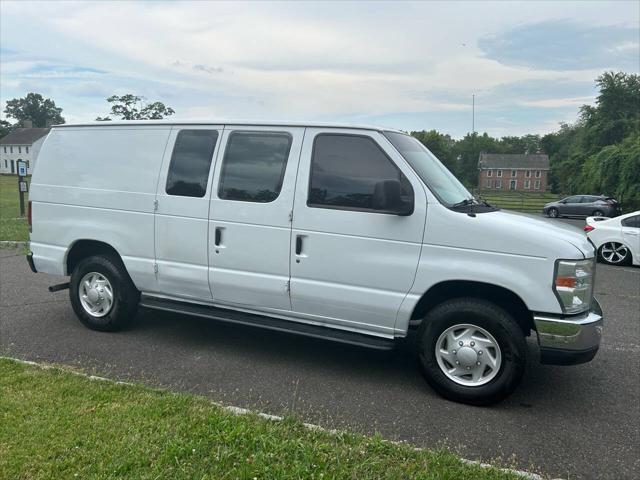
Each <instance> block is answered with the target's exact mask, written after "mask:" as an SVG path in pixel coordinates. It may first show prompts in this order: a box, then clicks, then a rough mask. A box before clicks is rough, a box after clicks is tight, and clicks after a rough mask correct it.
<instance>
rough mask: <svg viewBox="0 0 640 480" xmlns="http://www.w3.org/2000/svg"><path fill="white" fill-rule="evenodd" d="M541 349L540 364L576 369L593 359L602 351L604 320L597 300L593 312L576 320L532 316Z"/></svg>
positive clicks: (543, 315) (594, 301)
mask: <svg viewBox="0 0 640 480" xmlns="http://www.w3.org/2000/svg"><path fill="white" fill-rule="evenodd" d="M533 322H534V324H535V327H536V332H537V333H538V345H540V362H541V363H544V364H547V365H576V364H578V363H586V362H589V361H591V360H592V359H593V357H595V356H596V353H597V352H598V348H599V347H600V339H601V337H602V326H603V322H604V317H603V315H602V309H601V308H600V304H599V303H598V301H597V300H596V299H595V298H594V299H593V301H592V302H591V310H590V311H589V312H588V313H586V314H583V315H578V316H576V317H563V316H554V315H545V314H538V315H534V316H533Z"/></svg>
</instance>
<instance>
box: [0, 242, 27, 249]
mask: <svg viewBox="0 0 640 480" xmlns="http://www.w3.org/2000/svg"><path fill="white" fill-rule="evenodd" d="M27 243H28V242H23V241H22V240H0V248H2V247H16V248H18V247H25V246H26V245H27Z"/></svg>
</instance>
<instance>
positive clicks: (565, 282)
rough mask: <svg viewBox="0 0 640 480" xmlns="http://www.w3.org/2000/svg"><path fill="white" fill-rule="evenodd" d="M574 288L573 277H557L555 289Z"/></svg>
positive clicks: (574, 280)
mask: <svg viewBox="0 0 640 480" xmlns="http://www.w3.org/2000/svg"><path fill="white" fill-rule="evenodd" d="M575 286H576V279H575V278H573V277H557V278H556V287H567V288H574V287H575Z"/></svg>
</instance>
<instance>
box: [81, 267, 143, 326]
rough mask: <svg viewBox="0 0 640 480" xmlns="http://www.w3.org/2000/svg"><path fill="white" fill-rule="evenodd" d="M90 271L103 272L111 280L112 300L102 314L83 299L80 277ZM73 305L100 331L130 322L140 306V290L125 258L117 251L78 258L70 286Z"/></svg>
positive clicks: (84, 323)
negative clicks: (96, 313) (95, 313)
mask: <svg viewBox="0 0 640 480" xmlns="http://www.w3.org/2000/svg"><path fill="white" fill-rule="evenodd" d="M91 272H96V273H99V274H100V275H102V276H104V277H105V278H106V279H107V280H108V281H109V283H110V284H111V287H112V290H113V302H112V305H111V308H110V310H109V311H108V313H106V315H104V316H102V317H96V316H93V315H91V314H90V313H89V312H87V311H86V310H85V308H84V307H83V305H82V302H81V300H80V281H81V280H82V279H83V277H84V276H85V275H87V274H88V273H91ZM69 298H70V299H71V305H72V306H73V310H74V312H75V313H76V316H77V317H78V319H79V320H80V321H81V322H82V323H83V325H85V326H86V327H88V328H90V329H92V330H98V331H101V332H114V331H116V330H120V329H122V328H124V327H126V326H128V325H129V324H130V323H131V321H132V320H133V317H135V314H136V311H137V310H138V303H139V301H140V292H139V291H138V289H136V287H135V285H134V284H133V281H132V280H131V278H130V277H129V274H128V273H127V270H126V268H125V266H124V264H123V263H122V261H121V260H120V259H119V258H118V257H116V256H115V255H96V256H92V257H87V258H84V259H83V260H81V261H80V262H78V264H77V265H76V267H75V268H74V270H73V272H72V273H71V286H70V288H69Z"/></svg>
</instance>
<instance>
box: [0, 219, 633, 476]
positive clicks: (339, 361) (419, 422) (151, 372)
mask: <svg viewBox="0 0 640 480" xmlns="http://www.w3.org/2000/svg"><path fill="white" fill-rule="evenodd" d="M569 223H574V224H576V225H582V224H583V221H569ZM0 275H1V278H0V354H2V355H7V356H12V357H18V358H22V359H26V360H33V361H44V362H53V363H60V364H67V365H74V366H80V367H82V368H84V369H86V370H88V371H91V372H92V373H96V374H99V375H103V376H109V377H111V378H117V379H123V380H136V381H142V382H144V383H147V384H150V385H156V386H157V385H159V386H165V387H168V388H171V389H176V390H186V391H191V392H196V393H199V394H203V395H207V396H209V397H211V398H213V399H214V400H217V401H220V402H223V403H225V404H228V405H236V406H240V407H245V408H254V409H258V410H261V411H265V412H268V413H273V414H282V413H287V412H295V414H297V415H300V416H302V417H304V419H305V420H306V421H310V422H313V423H317V424H320V425H323V426H326V427H332V428H344V429H350V430H355V431H361V432H364V433H373V432H375V431H378V432H380V433H381V434H382V435H383V436H384V437H386V438H389V439H394V440H406V441H408V442H410V443H412V444H414V445H416V446H424V447H436V446H439V445H445V446H447V447H449V448H452V449H455V450H457V451H458V452H459V453H460V454H461V455H462V456H464V457H465V458H469V459H482V460H485V461H499V462H501V463H504V464H508V465H514V466H517V467H518V468H521V469H529V470H532V471H536V472H540V473H544V474H546V475H549V476H551V477H562V478H572V479H574V478H612V479H622V478H637V475H638V473H637V472H638V471H640V438H639V435H640V434H639V432H640V318H639V317H640V314H639V312H640V268H634V267H608V266H604V265H601V264H600V265H599V266H598V272H597V275H596V295H597V296H598V299H599V300H600V302H601V304H602V307H603V310H604V312H605V321H606V323H605V333H604V337H603V341H602V346H601V349H600V352H599V353H598V355H597V356H596V358H595V359H594V360H593V361H592V362H591V363H589V364H586V365H578V366H573V367H553V366H542V365H539V364H538V363H537V352H536V349H535V344H534V343H533V342H530V346H531V348H530V351H531V355H530V361H529V365H528V368H527V372H526V374H525V378H524V380H523V382H522V385H521V386H520V388H519V389H518V390H517V392H516V393H515V394H514V395H513V396H512V397H510V398H509V399H508V400H506V401H505V402H503V403H501V404H499V405H496V406H493V407H489V408H479V407H470V406H465V405H460V404H456V403H452V402H449V401H446V400H443V399H442V398H440V397H438V396H437V395H436V394H435V393H434V392H433V391H432V390H431V389H430V388H429V387H428V385H427V384H426V382H425V381H424V380H423V379H422V377H421V376H420V374H419V372H418V370H417V368H416V365H415V359H414V357H413V355H412V353H411V349H410V348H409V347H410V345H409V343H410V342H405V343H404V344H402V345H400V346H399V347H398V348H397V349H396V350H394V351H393V352H377V351H370V350H366V349H362V348H357V347H350V346H344V345H339V344H333V343H329V342H324V341H320V340H313V339H306V338H301V337H296V336H291V335H287V334H279V333H275V332H265V331H260V330H255V329H250V328H244V327H238V326H230V325H225V324H220V323H216V322H214V321H206V320H203V319H198V318H190V317H185V316H179V315H174V314H164V313H158V312H153V311H140V313H139V314H138V318H137V321H136V323H135V325H134V326H133V327H132V328H131V329H129V330H128V331H125V332H119V333H99V332H94V331H91V330H88V329H86V328H84V327H83V326H82V325H81V324H80V323H79V322H78V321H77V320H76V318H75V316H74V314H73V311H72V309H71V306H70V304H69V301H68V293H67V292H66V291H62V292H58V293H53V294H52V293H49V292H48V291H47V286H48V285H51V284H54V283H58V282H59V281H60V279H59V278H56V277H50V276H47V275H34V274H32V273H31V272H30V271H29V268H28V266H27V264H26V262H25V260H24V257H23V256H22V254H21V252H20V251H17V250H7V249H0Z"/></svg>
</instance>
